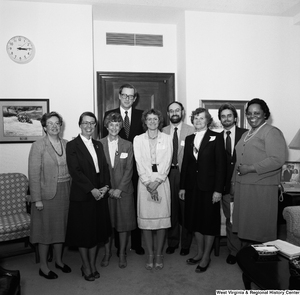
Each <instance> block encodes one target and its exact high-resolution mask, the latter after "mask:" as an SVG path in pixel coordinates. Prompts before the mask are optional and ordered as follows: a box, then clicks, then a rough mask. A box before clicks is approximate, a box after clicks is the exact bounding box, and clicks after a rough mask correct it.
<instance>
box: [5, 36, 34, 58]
mask: <svg viewBox="0 0 300 295" xmlns="http://www.w3.org/2000/svg"><path fill="white" fill-rule="evenodd" d="M6 50H7V54H8V56H9V57H10V58H11V60H13V61H14V62H17V63H21V64H23V63H27V62H30V61H31V60H32V59H33V57H34V54H35V47H34V45H33V43H32V42H31V41H30V40H29V39H28V38H25V37H22V36H15V37H13V38H11V39H10V40H9V41H8V42H7V45H6Z"/></svg>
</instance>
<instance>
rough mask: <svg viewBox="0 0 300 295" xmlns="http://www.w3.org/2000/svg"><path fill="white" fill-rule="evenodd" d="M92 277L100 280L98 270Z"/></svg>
mask: <svg viewBox="0 0 300 295" xmlns="http://www.w3.org/2000/svg"><path fill="white" fill-rule="evenodd" d="M93 276H94V278H95V279H99V278H100V273H99V272H98V270H96V271H94V272H93Z"/></svg>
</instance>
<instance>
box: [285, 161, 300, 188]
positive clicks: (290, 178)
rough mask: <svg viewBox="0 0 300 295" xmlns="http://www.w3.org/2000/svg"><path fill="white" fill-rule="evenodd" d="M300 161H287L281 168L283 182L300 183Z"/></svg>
mask: <svg viewBox="0 0 300 295" xmlns="http://www.w3.org/2000/svg"><path fill="white" fill-rule="evenodd" d="M299 173H300V162H285V163H284V165H283V166H282V169H281V179H280V181H281V182H295V183H296V182H297V183H300V174H299Z"/></svg>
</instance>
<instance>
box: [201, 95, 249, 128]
mask: <svg viewBox="0 0 300 295" xmlns="http://www.w3.org/2000/svg"><path fill="white" fill-rule="evenodd" d="M224 103H230V104H232V105H234V107H235V108H236V111H237V113H238V118H237V126H238V127H241V128H248V122H247V120H246V116H245V110H246V107H247V103H248V101H246V100H209V99H203V100H200V107H202V108H206V109H207V110H208V111H209V113H210V114H211V116H212V117H213V122H212V124H211V125H210V129H213V130H214V131H217V132H222V131H223V126H222V124H221V122H220V120H219V118H218V110H219V108H220V106H221V105H222V104H224Z"/></svg>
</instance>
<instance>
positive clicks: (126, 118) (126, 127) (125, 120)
mask: <svg viewBox="0 0 300 295" xmlns="http://www.w3.org/2000/svg"><path fill="white" fill-rule="evenodd" d="M124 128H125V133H126V137H127V138H128V137H129V130H130V124H129V117H128V112H127V111H125V118H124Z"/></svg>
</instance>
